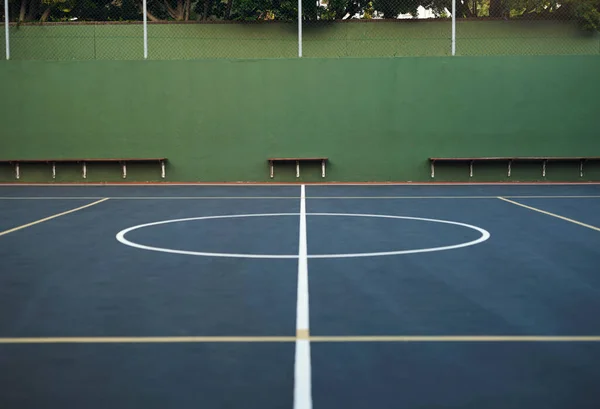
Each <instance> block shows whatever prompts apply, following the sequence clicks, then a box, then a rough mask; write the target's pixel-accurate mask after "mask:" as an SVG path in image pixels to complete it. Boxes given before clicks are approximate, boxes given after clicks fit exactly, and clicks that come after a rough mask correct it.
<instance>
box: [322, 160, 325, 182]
mask: <svg viewBox="0 0 600 409" xmlns="http://www.w3.org/2000/svg"><path fill="white" fill-rule="evenodd" d="M321 177H322V178H324V177H325V161H324V160H322V161H321Z"/></svg>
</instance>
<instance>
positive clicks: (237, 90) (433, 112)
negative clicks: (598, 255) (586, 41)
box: [0, 56, 600, 181]
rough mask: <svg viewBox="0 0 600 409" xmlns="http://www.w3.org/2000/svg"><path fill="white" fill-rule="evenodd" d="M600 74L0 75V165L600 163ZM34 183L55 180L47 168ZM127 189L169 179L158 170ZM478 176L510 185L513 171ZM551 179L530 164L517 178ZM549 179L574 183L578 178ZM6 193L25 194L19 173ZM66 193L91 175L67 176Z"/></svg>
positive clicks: (99, 176)
mask: <svg viewBox="0 0 600 409" xmlns="http://www.w3.org/2000/svg"><path fill="white" fill-rule="evenodd" d="M599 73H600V57H594V56H554V57H540V56H537V57H455V58H451V57H430V58H381V59H360V58H359V59H349V58H348V59H302V60H298V59H275V60H204V61H145V62H144V61H115V62H111V61H92V62H32V61H10V62H2V63H0V90H2V92H1V97H0V98H1V100H0V101H1V103H0V109H1V111H0V112H1V113H0V123H1V127H2V136H1V137H0V159H10V158H48V157H155V156H166V157H168V158H169V159H170V164H169V166H168V178H167V180H168V181H264V180H269V178H268V167H267V162H266V160H267V158H268V157H271V156H313V155H318V156H320V155H324V156H328V157H330V158H331V164H330V167H329V172H328V177H327V180H328V181H428V180H430V176H429V165H428V161H427V158H428V157H430V156H470V155H500V156H501V155H555V156H561V155H595V156H600V127H599V125H598V124H599V118H600V103H599V102H600V101H599V95H600V75H599ZM23 172H24V178H23V179H22V180H23V181H33V180H50V178H49V170H48V168H47V167H44V166H42V167H37V166H36V167H31V168H24V169H23ZM129 176H130V179H128V180H143V181H145V180H160V178H159V172H158V169H157V168H154V167H145V166H144V167H141V168H135V169H134V168H131V169H130V171H129ZM319 176H320V172H319V169H318V168H317V167H310V168H307V169H306V171H305V172H303V174H302V179H301V180H303V181H310V180H320V177H319ZM437 176H438V178H436V180H465V179H468V172H467V169H466V167H464V168H461V169H455V168H450V167H440V168H439V170H438V173H437ZM475 176H476V177H475V178H474V179H473V180H503V179H505V178H506V175H505V170H504V167H503V166H502V167H500V168H497V167H494V166H482V167H480V168H476V175H475ZM540 176H541V175H540V170H539V167H538V166H525V165H523V166H521V167H515V169H514V172H513V178H512V179H513V180H535V179H540ZM548 179H549V180H578V179H579V178H578V172H577V166H576V165H574V166H567V167H564V166H558V165H556V166H554V167H550V168H549V173H548ZM0 180H2V181H11V180H14V178H13V176H12V171H11V169H10V168H9V167H8V166H4V167H0ZM64 180H70V181H81V175H80V173H79V169H78V168H77V167H73V166H71V167H65V168H63V169H60V168H59V179H57V181H64ZM88 180H89V181H98V180H115V181H116V180H120V170H119V169H118V168H116V167H112V168H111V167H102V168H100V167H97V168H93V167H91V168H90V170H89V179H88ZM291 180H295V178H294V175H293V169H292V168H282V169H277V171H276V178H275V181H291ZM584 180H600V166H598V165H596V166H590V167H589V168H588V172H586V176H585V178H584Z"/></svg>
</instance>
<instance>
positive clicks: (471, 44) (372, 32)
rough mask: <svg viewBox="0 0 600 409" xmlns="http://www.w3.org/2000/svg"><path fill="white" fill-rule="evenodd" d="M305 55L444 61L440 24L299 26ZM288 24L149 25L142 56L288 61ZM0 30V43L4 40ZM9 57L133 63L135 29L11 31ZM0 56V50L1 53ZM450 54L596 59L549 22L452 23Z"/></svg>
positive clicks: (596, 43) (592, 43)
mask: <svg viewBox="0 0 600 409" xmlns="http://www.w3.org/2000/svg"><path fill="white" fill-rule="evenodd" d="M303 33H304V34H303V43H304V44H303V48H304V50H303V51H304V56H305V57H316V58H323V57H392V56H447V55H449V54H450V51H451V40H450V39H451V23H450V21H448V20H442V21H440V20H437V21H431V20H429V21H428V20H421V21H413V20H411V21H406V20H400V21H398V22H368V21H367V22H365V21H355V22H346V23H341V22H318V23H307V24H305V25H304V28H303ZM297 35H298V33H297V27H296V25H295V24H286V23H263V24H150V25H149V27H148V49H149V54H148V56H149V58H150V59H156V60H173V59H200V58H293V57H296V56H297V55H298V45H297V43H298V37H297ZM3 36H4V30H1V32H0V41H1V42H4V38H3ZM10 38H11V54H12V55H11V58H12V59H14V60H68V61H69V60H140V59H142V58H143V37H142V25H141V24H139V23H136V24H60V25H55V24H49V23H47V24H44V25H22V26H20V27H17V26H11V28H10ZM1 52H4V50H3V49H2V51H1ZM457 54H458V55H464V56H467V55H600V35H598V34H596V35H592V34H584V33H582V32H581V31H579V30H578V29H577V28H576V26H575V25H574V24H572V23H565V22H557V21H458V23H457Z"/></svg>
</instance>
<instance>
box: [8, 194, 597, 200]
mask: <svg viewBox="0 0 600 409" xmlns="http://www.w3.org/2000/svg"><path fill="white" fill-rule="evenodd" d="M104 197H105V196H38V197H35V196H4V197H2V196H0V200H97V199H102V198H104ZM502 197H506V198H512V199H600V195H587V196H584V195H574V196H569V195H565V196H559V195H548V196H544V195H540V196H519V195H517V196H512V195H508V196H507V195H505V196H502ZM109 198H110V199H111V200H252V199H255V200H256V199H259V200H270V199H274V200H278V199H279V200H282V199H284V200H285V199H288V200H289V199H293V200H297V199H298V198H299V197H298V196H110V197H109ZM497 198H498V196H497V195H493V196H307V197H306V199H309V200H321V199H347V200H350V199H352V200H385V199H497Z"/></svg>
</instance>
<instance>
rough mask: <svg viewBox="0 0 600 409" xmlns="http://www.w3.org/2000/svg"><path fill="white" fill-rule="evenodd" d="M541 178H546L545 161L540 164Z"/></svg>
mask: <svg viewBox="0 0 600 409" xmlns="http://www.w3.org/2000/svg"><path fill="white" fill-rule="evenodd" d="M542 177H546V161H543V162H542Z"/></svg>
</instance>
